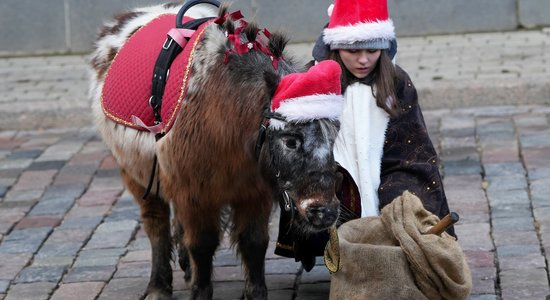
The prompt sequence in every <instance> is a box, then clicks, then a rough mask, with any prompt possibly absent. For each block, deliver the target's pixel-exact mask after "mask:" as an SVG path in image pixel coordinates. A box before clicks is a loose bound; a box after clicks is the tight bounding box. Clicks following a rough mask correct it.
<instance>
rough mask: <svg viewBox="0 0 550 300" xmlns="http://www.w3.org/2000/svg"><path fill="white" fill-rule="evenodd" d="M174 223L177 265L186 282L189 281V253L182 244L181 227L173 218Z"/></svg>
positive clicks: (182, 230) (182, 231)
mask: <svg viewBox="0 0 550 300" xmlns="http://www.w3.org/2000/svg"><path fill="white" fill-rule="evenodd" d="M174 222H175V223H174V242H175V243H176V244H177V246H178V263H179V265H180V267H181V269H182V270H183V272H184V274H185V275H184V277H183V278H184V279H185V281H186V282H188V281H189V280H191V262H190V261H189V252H188V251H187V248H185V245H184V244H183V233H184V229H183V225H181V223H180V222H179V221H177V218H175V220H174Z"/></svg>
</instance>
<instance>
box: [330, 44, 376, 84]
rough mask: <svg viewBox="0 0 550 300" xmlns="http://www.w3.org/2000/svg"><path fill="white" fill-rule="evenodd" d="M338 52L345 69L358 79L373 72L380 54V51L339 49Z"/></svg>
mask: <svg viewBox="0 0 550 300" xmlns="http://www.w3.org/2000/svg"><path fill="white" fill-rule="evenodd" d="M338 52H339V53H340V58H341V59H342V62H343V63H344V65H345V66H346V69H348V71H350V72H351V74H353V75H354V76H355V77H357V78H359V79H363V78H365V77H367V75H369V74H370V72H371V71H372V70H374V68H375V67H376V63H378V59H379V58H380V54H381V53H382V51H381V50H380V49H339V50H338Z"/></svg>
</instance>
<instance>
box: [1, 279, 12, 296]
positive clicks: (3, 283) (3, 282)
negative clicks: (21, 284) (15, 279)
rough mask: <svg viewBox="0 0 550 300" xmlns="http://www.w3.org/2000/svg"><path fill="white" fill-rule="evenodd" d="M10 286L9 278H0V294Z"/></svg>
mask: <svg viewBox="0 0 550 300" xmlns="http://www.w3.org/2000/svg"><path fill="white" fill-rule="evenodd" d="M9 286H10V281H9V280H0V294H5V293H6V292H7V291H8V287H9Z"/></svg>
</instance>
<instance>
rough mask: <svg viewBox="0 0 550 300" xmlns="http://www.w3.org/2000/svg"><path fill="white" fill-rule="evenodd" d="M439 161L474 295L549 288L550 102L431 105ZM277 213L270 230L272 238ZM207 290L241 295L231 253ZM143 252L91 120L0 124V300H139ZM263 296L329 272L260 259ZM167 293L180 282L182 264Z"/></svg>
mask: <svg viewBox="0 0 550 300" xmlns="http://www.w3.org/2000/svg"><path fill="white" fill-rule="evenodd" d="M425 116H426V121H427V123H428V127H429V130H430V134H431V136H432V138H433V140H434V143H435V144H436V145H438V148H439V153H440V154H441V158H442V161H443V172H444V176H445V187H446V191H447V195H448V197H449V202H450V205H451V208H452V210H454V211H456V212H458V213H459V214H460V216H461V220H460V221H459V223H458V224H457V225H456V230H457V234H458V236H459V243H460V245H461V246H462V248H463V250H464V252H465V254H466V255H467V257H468V262H469V264H470V267H471V270H472V275H473V279H474V286H473V292H472V296H471V299H483V300H486V299H500V298H502V299H543V298H544V297H545V296H546V295H548V294H550V290H549V283H548V267H547V261H548V255H550V254H549V253H550V251H549V250H550V249H549V248H548V247H549V246H550V231H549V229H548V226H550V213H549V212H550V197H549V195H550V159H549V153H550V122H549V119H550V106H544V105H524V106H490V107H479V108H468V109H444V110H428V111H426V112H425ZM276 220H277V218H276V217H275V218H274V221H273V223H272V226H271V229H272V232H271V236H272V239H274V238H275V237H276V230H277V226H276V225H277V224H276ZM215 265H216V267H215V298H216V299H237V298H238V297H239V296H240V292H241V289H242V286H243V281H242V280H243V275H242V271H241V268H240V266H239V262H238V259H237V258H236V257H235V254H234V252H233V251H232V249H231V248H228V247H227V245H226V243H225V244H224V246H222V247H221V249H220V250H219V252H218V255H217V258H216V260H215ZM149 270H150V249H149V244H148V240H147V238H146V236H145V235H144V233H143V231H142V229H141V227H140V222H139V212H138V208H137V206H136V205H134V203H133V200H132V199H131V197H130V195H129V194H128V193H126V192H125V191H124V189H123V187H122V184H121V180H120V178H119V174H118V168H117V165H116V163H115V162H114V160H113V158H112V156H111V155H110V153H109V152H108V151H107V150H106V148H105V146H104V145H103V143H102V142H101V141H100V140H99V139H98V137H97V135H96V134H95V131H94V130H93V129H91V128H78V129H50V130H39V131H3V132H1V133H0V299H74V298H76V297H77V296H78V298H79V299H96V297H97V299H137V298H139V297H140V296H141V295H142V294H143V292H144V289H145V287H146V285H147V282H148V276H149ZM266 273H267V281H268V286H269V289H270V299H300V300H304V299H327V298H328V296H327V295H328V294H327V293H328V289H329V285H330V276H329V274H328V272H327V270H326V268H325V267H324V266H323V265H322V262H321V261H319V265H318V266H317V267H315V268H314V269H313V270H312V271H311V272H310V273H307V272H303V271H302V269H301V267H300V265H299V264H297V263H295V262H294V261H293V260H292V259H284V258H281V257H277V256H275V255H274V254H273V242H272V243H271V245H270V248H269V250H268V257H267V260H266ZM174 278H175V279H174V287H175V291H176V292H175V298H176V299H184V298H185V296H186V295H187V292H188V291H187V288H186V286H185V284H184V281H183V273H182V271H181V270H180V269H179V267H175V272H174Z"/></svg>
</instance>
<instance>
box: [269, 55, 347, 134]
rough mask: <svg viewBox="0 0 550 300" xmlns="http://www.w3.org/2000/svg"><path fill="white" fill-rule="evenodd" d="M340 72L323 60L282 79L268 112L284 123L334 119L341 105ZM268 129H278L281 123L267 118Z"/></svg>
mask: <svg viewBox="0 0 550 300" xmlns="http://www.w3.org/2000/svg"><path fill="white" fill-rule="evenodd" d="M341 73H342V70H341V68H340V65H339V64H338V63H336V62H335V61H332V60H325V61H322V62H320V63H318V64H316V65H314V66H313V67H311V68H310V69H309V70H308V71H307V72H305V73H292V74H289V75H286V76H284V77H283V79H281V82H280V83H279V86H278V87H277V90H276V91H275V95H274V96H273V100H272V101H271V111H272V112H273V113H277V114H280V115H281V116H282V117H284V119H285V120H286V121H287V122H295V123H303V122H309V121H312V120H316V119H323V118H327V119H330V120H338V119H339V117H340V115H341V114H342V109H343V104H344V98H343V97H342V93H341V86H340V75H341ZM269 126H270V127H271V128H273V129H281V128H283V127H284V126H285V122H284V121H281V120H277V119H271V120H270V124H269Z"/></svg>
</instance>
